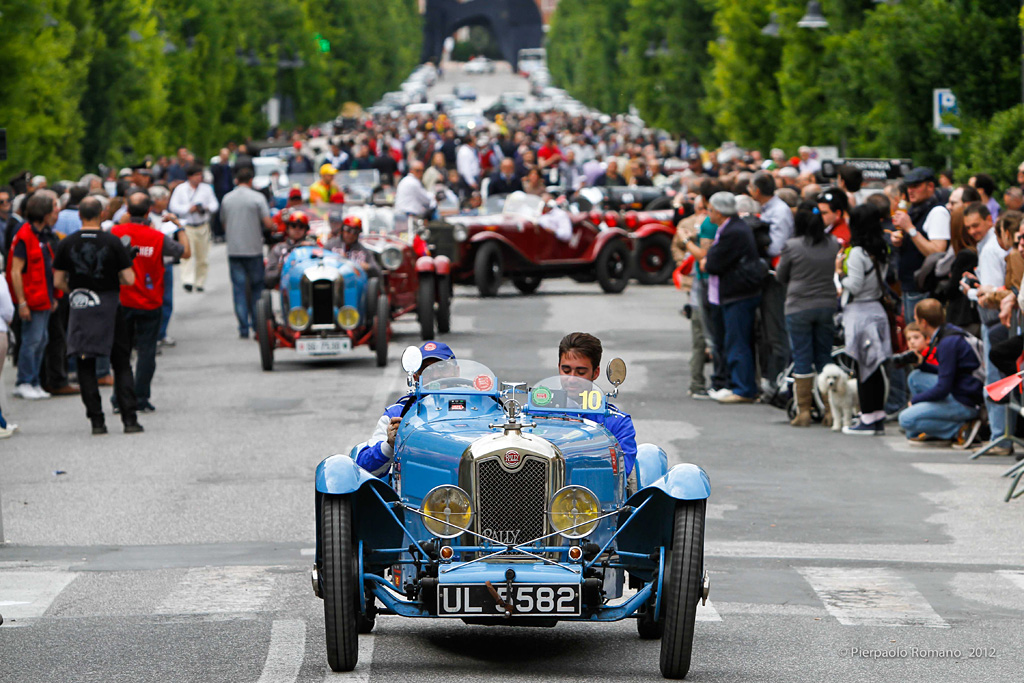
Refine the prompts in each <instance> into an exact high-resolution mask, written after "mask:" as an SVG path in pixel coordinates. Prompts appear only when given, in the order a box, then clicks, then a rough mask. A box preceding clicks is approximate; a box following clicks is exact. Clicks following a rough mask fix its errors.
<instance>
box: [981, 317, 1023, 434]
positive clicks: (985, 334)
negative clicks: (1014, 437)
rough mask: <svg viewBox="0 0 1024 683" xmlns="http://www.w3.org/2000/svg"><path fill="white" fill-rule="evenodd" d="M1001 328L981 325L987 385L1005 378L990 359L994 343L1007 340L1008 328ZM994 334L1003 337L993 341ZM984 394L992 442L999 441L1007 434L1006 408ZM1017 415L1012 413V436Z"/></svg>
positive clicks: (1010, 425) (1010, 426)
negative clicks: (1006, 332)
mask: <svg viewBox="0 0 1024 683" xmlns="http://www.w3.org/2000/svg"><path fill="white" fill-rule="evenodd" d="M1000 327H1002V326H1001V325H999V324H996V325H994V326H992V327H989V326H988V325H986V324H985V323H982V324H981V341H982V343H983V344H984V347H985V361H986V364H985V383H986V384H991V383H992V382H995V381H996V380H1000V379H1002V378H1003V373H1001V372H1000V371H999V368H997V367H996V364H995V363H993V362H992V361H991V360H989V357H988V354H989V352H990V351H991V350H992V343H993V341H995V342H998V341H1001V340H1003V339H1006V335H1005V334H1003V331H1005V330H1006V328H1005V327H1003V328H1002V330H999V328H1000ZM993 334H996V335H1001V336H999V337H998V338H996V339H993V338H992V336H993ZM984 393H985V407H986V408H987V409H988V426H989V428H990V429H991V430H992V441H999V440H1000V437H1002V436H1003V434H1005V433H1006V430H1007V424H1006V406H1005V405H1003V404H1001V403H996V402H995V401H993V400H992V399H990V398H989V397H988V392H987V391H986V392H984ZM1015 415H1016V414H1015V413H1013V412H1012V411H1011V412H1010V424H1009V430H1010V433H1011V434H1012V433H1013V431H1014V427H1015V425H1016V420H1015V419H1014V417H1015Z"/></svg>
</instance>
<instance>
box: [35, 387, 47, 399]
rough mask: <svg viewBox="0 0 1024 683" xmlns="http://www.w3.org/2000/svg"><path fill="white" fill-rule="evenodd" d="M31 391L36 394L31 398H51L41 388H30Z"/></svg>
mask: <svg viewBox="0 0 1024 683" xmlns="http://www.w3.org/2000/svg"><path fill="white" fill-rule="evenodd" d="M32 391H34V392H35V394H36V395H35V396H33V397H32V398H34V399H37V400H38V399H43V398H50V397H51V396H52V394H51V393H50V392H48V391H46V390H44V389H43V388H42V387H35V386H34V387H32Z"/></svg>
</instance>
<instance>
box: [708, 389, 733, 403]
mask: <svg viewBox="0 0 1024 683" xmlns="http://www.w3.org/2000/svg"><path fill="white" fill-rule="evenodd" d="M731 393H732V392H731V391H730V390H728V389H726V388H724V387H723V388H721V389H708V396H710V397H711V398H712V400H715V401H717V400H718V397H719V396H727V395H729V394H731Z"/></svg>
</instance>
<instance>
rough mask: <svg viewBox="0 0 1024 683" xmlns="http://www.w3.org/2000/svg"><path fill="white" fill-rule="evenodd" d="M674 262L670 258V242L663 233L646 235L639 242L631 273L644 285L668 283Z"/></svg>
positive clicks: (674, 265)
mask: <svg viewBox="0 0 1024 683" xmlns="http://www.w3.org/2000/svg"><path fill="white" fill-rule="evenodd" d="M675 267H676V262H675V260H673V258H672V240H671V239H669V237H668V235H666V234H664V233H660V232H658V233H655V234H653V235H648V236H647V237H645V238H643V239H642V240H640V243H639V244H638V245H637V247H636V252H635V253H634V259H633V273H634V275H635V276H636V279H637V280H638V281H639V282H640V283H641V284H644V285H660V284H662V283H664V282H668V279H669V278H670V277H672V271H673V270H674V269H675Z"/></svg>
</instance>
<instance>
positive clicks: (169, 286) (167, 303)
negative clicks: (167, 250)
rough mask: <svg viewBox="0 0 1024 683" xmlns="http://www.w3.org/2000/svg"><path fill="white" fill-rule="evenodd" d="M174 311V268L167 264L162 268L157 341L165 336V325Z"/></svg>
mask: <svg viewBox="0 0 1024 683" xmlns="http://www.w3.org/2000/svg"><path fill="white" fill-rule="evenodd" d="M173 311H174V266H172V265H171V264H170V263H168V264H167V265H166V266H164V305H163V308H161V309H160V312H161V318H160V333H159V334H158V335H157V337H156V338H157V339H159V340H161V341H162V340H163V338H164V337H166V336H167V325H168V324H169V323H170V322H171V313H172V312H173Z"/></svg>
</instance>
